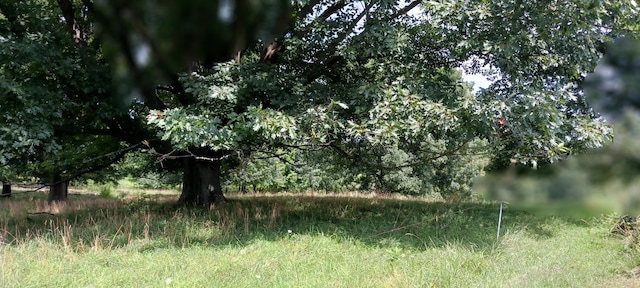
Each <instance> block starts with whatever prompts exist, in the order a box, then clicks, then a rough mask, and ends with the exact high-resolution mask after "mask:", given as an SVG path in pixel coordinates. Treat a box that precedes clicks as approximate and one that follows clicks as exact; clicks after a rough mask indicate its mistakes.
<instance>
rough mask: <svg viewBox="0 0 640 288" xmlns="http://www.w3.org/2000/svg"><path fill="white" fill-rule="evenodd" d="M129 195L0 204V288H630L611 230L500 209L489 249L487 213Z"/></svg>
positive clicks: (354, 199)
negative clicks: (208, 203) (193, 201)
mask: <svg viewBox="0 0 640 288" xmlns="http://www.w3.org/2000/svg"><path fill="white" fill-rule="evenodd" d="M141 195H142V194H138V196H135V197H118V198H107V197H98V196H86V195H73V196H71V199H70V200H69V201H68V203H66V204H64V205H52V206H48V205H46V201H44V200H43V199H41V197H39V196H38V195H34V194H25V195H16V196H15V197H13V198H11V199H0V242H1V243H2V244H0V286H2V287H165V286H166V287H638V286H640V281H639V280H638V279H636V278H634V277H633V275H632V273H631V272H630V271H631V269H632V268H634V267H636V265H638V264H640V261H639V260H640V258H638V257H637V254H636V252H635V250H634V249H633V247H631V246H630V245H628V243H627V242H625V239H623V237H620V236H615V235H613V234H611V233H610V230H611V227H612V226H613V223H614V222H615V217H611V216H610V217H606V216H601V217H596V218H589V219H580V218H574V217H557V216H552V215H543V214H539V213H530V212H527V211H529V210H525V209H523V208H517V207H511V206H509V205H507V206H506V207H505V209H504V214H503V218H502V227H501V235H500V240H499V241H496V224H497V220H498V211H499V204H497V203H489V202H459V203H444V202H439V201H435V200H432V199H431V200H430V199H422V198H406V197H383V196H380V197H366V196H363V195H358V194H349V195H312V194H297V195H294V194H278V195H265V194H258V195H230V197H229V201H228V203H226V204H224V205H220V206H218V207H212V208H211V209H197V208H186V207H180V206H177V205H175V204H174V203H175V200H176V198H177V195H176V194H173V195H172V194H171V193H164V194H163V195H156V196H141ZM43 212H46V213H43ZM34 213H38V214H34ZM625 243H627V244H625Z"/></svg>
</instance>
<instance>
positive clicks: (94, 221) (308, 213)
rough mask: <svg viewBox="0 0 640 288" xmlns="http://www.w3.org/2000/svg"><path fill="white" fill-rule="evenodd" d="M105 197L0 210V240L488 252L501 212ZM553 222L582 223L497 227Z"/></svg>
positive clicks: (328, 201)
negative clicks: (312, 239) (47, 207)
mask: <svg viewBox="0 0 640 288" xmlns="http://www.w3.org/2000/svg"><path fill="white" fill-rule="evenodd" d="M82 201H88V203H90V202H91V201H95V200H91V199H89V200H82ZM109 201H111V202H110V203H112V205H104V204H103V205H98V206H90V205H89V204H86V207H85V208H82V207H79V208H77V209H73V210H70V211H66V212H63V213H60V214H56V215H49V214H42V215H32V214H27V215H26V216H25V215H23V216H15V217H14V216H11V215H2V214H0V239H4V242H5V243H10V244H11V243H13V244H19V243H24V242H27V241H29V240H30V239H31V238H44V239H46V240H51V241H54V242H58V243H60V244H61V245H63V246H65V247H66V246H69V245H71V246H73V247H77V248H80V249H82V248H109V249H111V248H134V249H139V250H140V251H149V250H155V249H162V248H172V247H189V246H197V245H201V246H212V245H214V246H224V245H234V246H237V245H248V244H249V243H252V242H253V241H255V240H267V241H276V240H280V239H285V238H288V237H291V235H329V236H331V237H333V238H335V239H336V240H337V241H357V242H360V243H363V244H364V245H370V246H378V247H379V246H390V247H398V246H400V247H402V248H409V249H419V250H422V249H428V248H432V247H442V246H446V245H451V244H453V245H461V246H465V247H469V248H472V249H490V248H491V247H493V246H494V244H495V242H496V228H497V227H496V225H497V221H498V212H499V204H497V203H474V202H460V203H445V202H426V201H421V200H406V199H388V198H360V197H339V196H335V197H334V196H323V197H313V196H252V197H236V198H231V199H229V201H228V203H226V204H224V205H220V206H218V207H213V208H211V209H204V208H189V207H182V206H179V205H177V204H175V202H174V201H175V199H173V198H169V200H159V199H155V200H154V199H149V198H141V199H138V200H128V201H123V200H118V199H111V200H109ZM0 205H2V203H0ZM552 221H563V222H565V223H566V224H567V225H587V224H586V222H583V221H575V220H572V219H564V218H554V217H539V216H535V215H533V214H530V213H528V212H526V211H524V210H521V209H517V208H513V209H512V208H509V207H506V208H505V210H504V213H503V218H502V228H501V230H502V231H503V233H509V231H511V232H513V231H525V232H526V233H528V234H529V235H530V236H531V237H532V238H535V239H544V238H549V237H553V236H554V230H553V228H550V227H552V225H550V223H551V222H552ZM554 223H555V222H554Z"/></svg>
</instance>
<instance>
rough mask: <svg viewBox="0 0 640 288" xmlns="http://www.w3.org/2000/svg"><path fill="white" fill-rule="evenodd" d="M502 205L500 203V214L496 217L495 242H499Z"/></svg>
mask: <svg viewBox="0 0 640 288" xmlns="http://www.w3.org/2000/svg"><path fill="white" fill-rule="evenodd" d="M502 203H503V202H500V214H499V215H498V233H497V234H496V242H498V241H500V224H501V223H502Z"/></svg>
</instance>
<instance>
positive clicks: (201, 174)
mask: <svg viewBox="0 0 640 288" xmlns="http://www.w3.org/2000/svg"><path fill="white" fill-rule="evenodd" d="M183 165H184V166H183V172H184V174H183V175H182V194H181V195H180V199H179V202H180V203H184V204H187V205H196V206H209V205H210V204H211V203H214V204H219V203H223V202H224V201H225V199H224V195H223V193H222V184H221V182H220V161H202V160H196V159H194V158H188V159H186V160H185V161H184V164H183Z"/></svg>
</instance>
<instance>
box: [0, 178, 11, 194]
mask: <svg viewBox="0 0 640 288" xmlns="http://www.w3.org/2000/svg"><path fill="white" fill-rule="evenodd" d="M0 197H11V182H8V181H2V194H0Z"/></svg>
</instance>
